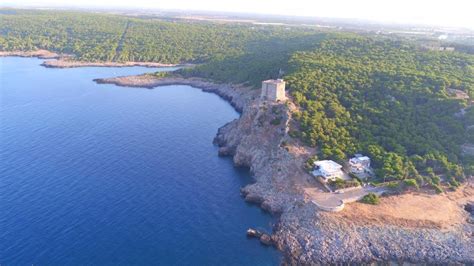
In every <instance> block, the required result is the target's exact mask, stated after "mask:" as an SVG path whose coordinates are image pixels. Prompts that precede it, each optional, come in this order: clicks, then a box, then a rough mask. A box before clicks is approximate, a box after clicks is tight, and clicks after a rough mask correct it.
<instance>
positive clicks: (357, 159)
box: [349, 154, 370, 174]
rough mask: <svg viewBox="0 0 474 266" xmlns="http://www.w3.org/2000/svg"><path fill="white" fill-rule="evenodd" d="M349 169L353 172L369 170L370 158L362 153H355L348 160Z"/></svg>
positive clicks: (361, 172)
mask: <svg viewBox="0 0 474 266" xmlns="http://www.w3.org/2000/svg"><path fill="white" fill-rule="evenodd" d="M349 171H350V172H351V173H354V174H363V173H369V172H370V158H369V157H367V156H363V155H362V154H356V155H355V156H354V158H351V159H350V160H349Z"/></svg>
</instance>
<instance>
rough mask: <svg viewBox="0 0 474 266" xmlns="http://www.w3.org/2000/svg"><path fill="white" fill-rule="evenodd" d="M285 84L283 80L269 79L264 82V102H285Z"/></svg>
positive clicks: (262, 94)
mask: <svg viewBox="0 0 474 266" xmlns="http://www.w3.org/2000/svg"><path fill="white" fill-rule="evenodd" d="M285 84H286V83H285V81H284V80H283V79H269V80H265V81H263V82H262V93H261V96H260V98H261V99H262V100H264V101H273V102H277V101H285V100H286V96H285Z"/></svg>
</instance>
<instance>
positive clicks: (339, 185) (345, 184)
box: [328, 178, 360, 189]
mask: <svg viewBox="0 0 474 266" xmlns="http://www.w3.org/2000/svg"><path fill="white" fill-rule="evenodd" d="M328 184H329V185H330V186H332V187H334V188H336V189H343V188H350V187H357V186H360V183H359V181H358V180H357V179H353V180H349V181H344V180H342V179H340V178H337V179H336V180H330V181H329V182H328Z"/></svg>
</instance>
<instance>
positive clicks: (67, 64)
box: [41, 58, 178, 68]
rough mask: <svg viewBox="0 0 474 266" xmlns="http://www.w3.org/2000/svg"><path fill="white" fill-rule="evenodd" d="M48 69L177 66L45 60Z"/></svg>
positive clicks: (153, 63) (148, 63)
mask: <svg viewBox="0 0 474 266" xmlns="http://www.w3.org/2000/svg"><path fill="white" fill-rule="evenodd" d="M41 65H42V66H44V67H48V68H72V67H133V66H141V67H150V68H152V67H175V66H178V65H177V64H162V63H155V62H84V61H75V60H70V59H61V58H60V59H57V60H47V61H44V62H43V63H42V64H41Z"/></svg>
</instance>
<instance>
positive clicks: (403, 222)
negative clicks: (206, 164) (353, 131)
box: [94, 74, 474, 265]
mask: <svg viewBox="0 0 474 266" xmlns="http://www.w3.org/2000/svg"><path fill="white" fill-rule="evenodd" d="M94 81H95V82H97V83H99V84H114V85H117V86H124V87H142V88H148V89H152V88H154V87H159V86H166V85H176V84H178V85H189V86H193V87H196V88H199V89H202V90H203V91H206V92H212V93H216V94H217V95H219V96H221V97H222V98H224V99H225V100H227V101H228V102H229V103H230V104H231V105H232V106H234V108H236V110H237V111H239V112H240V113H241V116H240V118H238V119H236V120H234V121H231V122H229V123H227V124H226V125H224V126H222V127H221V128H220V129H219V130H218V133H217V135H216V137H215V139H214V143H215V144H216V145H218V146H219V155H222V156H232V157H233V160H234V164H235V165H236V166H245V167H248V168H249V169H250V172H251V174H252V176H253V177H254V180H255V183H253V184H250V185H247V186H245V187H243V188H242V189H241V192H242V195H243V197H244V198H245V200H246V201H248V202H252V203H256V204H258V205H259V206H260V207H261V208H262V209H264V210H266V211H268V212H270V213H271V214H272V215H274V216H276V217H278V223H277V225H276V226H275V228H274V231H273V234H272V236H271V239H272V242H273V244H274V245H275V246H276V247H277V248H278V249H279V250H280V251H281V252H282V253H283V255H284V263H287V264H292V265H293V264H303V265H306V264H321V263H323V264H326V263H330V264H334V263H336V264H341V263H371V262H377V261H378V262H386V261H399V262H402V261H403V262H413V263H421V262H423V263H473V262H474V242H473V240H472V236H473V235H474V226H473V224H470V223H468V222H467V221H466V220H467V219H468V215H467V212H466V213H464V210H462V209H461V208H462V206H461V205H460V204H461V203H464V202H466V200H469V199H472V198H473V197H474V187H473V186H474V185H473V184H472V183H470V182H468V183H467V184H466V185H465V187H464V188H463V190H462V193H463V194H462V195H461V196H457V198H456V197H455V196H454V195H457V194H455V192H454V193H451V194H449V193H447V194H445V195H442V196H439V199H438V201H439V202H447V203H448V204H447V205H443V207H444V208H449V210H448V209H447V210H433V211H434V214H438V215H439V214H440V213H441V214H443V212H444V211H445V212H446V213H448V212H450V213H451V212H452V213H453V215H451V216H452V220H449V221H444V220H440V221H432V220H430V219H431V218H429V217H428V218H426V217H419V216H417V215H414V217H411V218H409V219H403V218H400V217H397V216H396V212H397V210H395V212H394V213H388V214H383V215H387V217H382V216H381V215H377V214H376V213H375V211H374V210H373V209H372V208H371V207H370V206H365V205H364V204H361V203H352V204H351V205H352V206H353V207H350V208H347V210H343V211H342V212H340V213H337V214H335V213H327V212H322V211H320V210H318V208H317V207H316V206H315V205H314V204H312V203H311V200H310V198H309V197H308V195H307V194H306V193H305V189H306V188H308V187H317V186H318V184H317V183H316V182H315V181H314V179H313V178H311V177H310V176H309V175H308V174H307V173H306V172H305V171H304V170H303V169H302V167H301V165H303V164H304V162H305V161H306V159H307V158H308V157H309V156H310V155H311V154H312V152H313V150H311V149H310V148H307V147H304V146H301V145H300V144H299V143H298V142H297V141H295V140H293V139H292V138H290V137H289V136H288V134H287V133H288V130H289V129H290V127H291V126H292V125H291V114H292V110H293V109H294V108H295V107H294V106H293V105H292V103H291V102H288V104H278V103H274V104H272V103H267V104H265V105H264V106H263V107H262V105H261V104H260V102H259V100H258V99H259V97H258V96H259V91H258V90H252V89H250V88H245V87H243V86H236V85H230V84H216V83H213V82H212V81H208V80H203V79H200V78H182V77H170V78H161V79H159V78H156V77H154V76H153V75H146V74H145V75H138V76H125V77H116V78H106V79H96V80H94ZM275 108H276V109H277V110H279V112H281V114H282V117H281V118H282V123H280V125H276V126H275V125H271V124H270V123H269V117H272V111H271V110H275ZM415 196H416V195H411V194H408V195H405V197H406V198H408V200H407V202H406V203H405V205H407V206H409V204H411V203H412V201H413V198H414V197H415ZM403 197H404V196H392V197H390V198H388V199H384V198H383V199H382V202H383V203H384V204H385V205H386V206H384V208H391V207H394V206H396V205H397V204H398V202H400V200H403ZM452 198H455V199H452ZM426 200H427V201H428V200H429V199H426ZM428 204H429V205H430V204H431V203H430V202H428ZM428 207H429V206H428ZM364 208H365V209H364ZM367 209H369V210H371V211H372V212H371V211H369V212H368V213H365V215H361V214H364V213H363V211H366V212H367ZM451 209H452V210H451ZM423 211H424V210H423V209H421V210H418V212H423ZM431 214H433V213H430V215H431ZM384 219H385V220H384ZM424 219H426V220H424ZM408 243H409V244H408Z"/></svg>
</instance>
